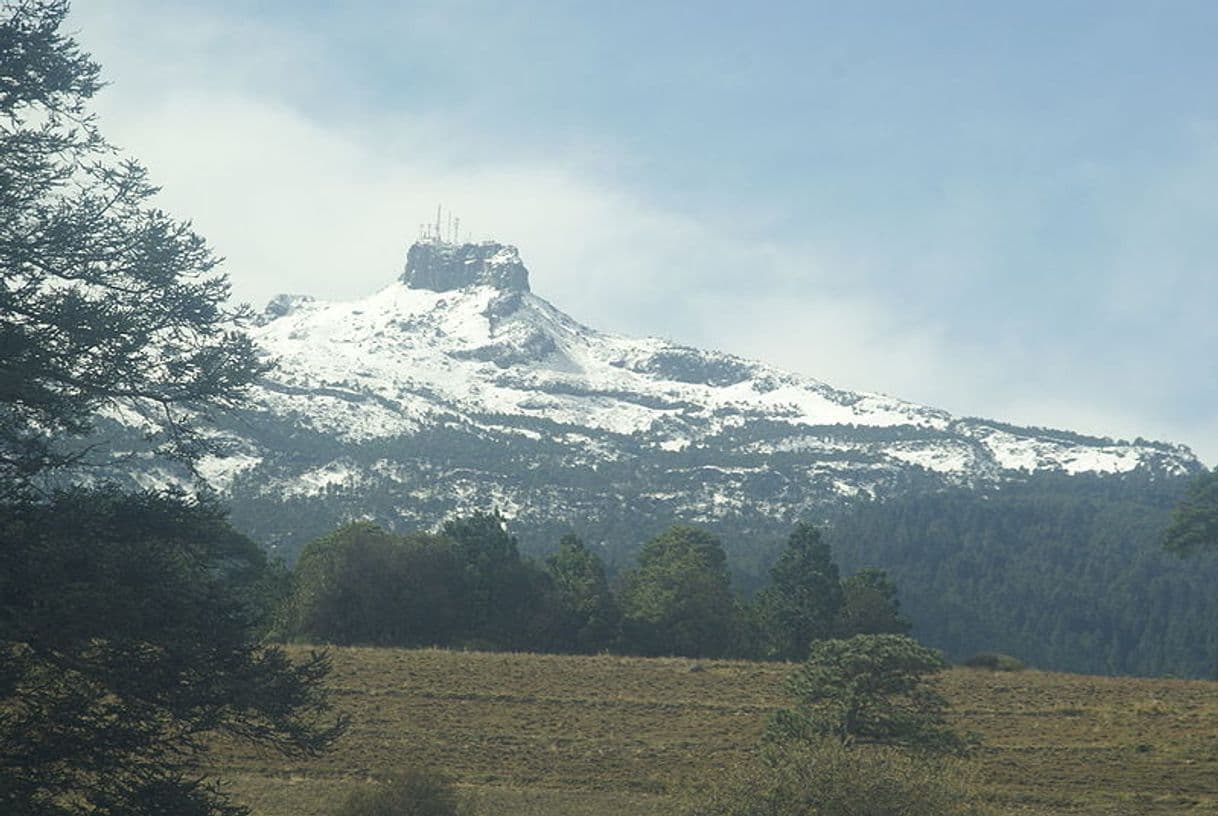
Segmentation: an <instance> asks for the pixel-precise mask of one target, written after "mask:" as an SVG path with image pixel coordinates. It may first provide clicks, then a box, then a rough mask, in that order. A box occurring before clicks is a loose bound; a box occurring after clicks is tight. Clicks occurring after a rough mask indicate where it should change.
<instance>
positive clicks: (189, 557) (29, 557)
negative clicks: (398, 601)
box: [0, 489, 343, 816]
mask: <svg viewBox="0 0 1218 816" xmlns="http://www.w3.org/2000/svg"><path fill="white" fill-rule="evenodd" d="M265 566H266V564H265V558H264V556H263V555H262V553H261V551H260V550H259V549H258V547H257V546H256V545H254V544H253V543H252V542H251V541H250V540H249V539H247V538H245V537H244V536H241V535H240V534H238V533H236V532H234V531H233V530H232V528H231V527H229V526H228V523H227V522H226V520H225V518H224V514H223V513H222V512H221V510H220V509H219V508H217V507H216V506H215V505H214V504H212V503H210V502H207V501H188V500H186V499H184V498H183V497H181V496H179V495H171V494H164V493H139V494H134V495H125V494H122V493H119V492H117V491H114V490H108V489H99V490H79V491H74V492H70V493H63V494H60V495H57V496H55V497H54V499H53V500H51V501H50V502H48V503H47V504H40V505H34V504H27V505H24V506H12V505H10V506H8V507H6V508H4V511H3V515H2V516H0V598H3V603H2V604H0V656H2V657H3V660H2V661H0V812H4V813H11V814H48V815H49V814H62V815H63V816H68V815H69V814H110V813H115V814H117V813H123V814H127V813H130V814H154V813H156V814H163V813H175V814H177V813H198V814H208V813H223V814H239V813H243V812H245V811H244V810H243V809H242V808H239V807H237V806H234V805H232V804H230V803H228V802H227V801H226V800H225V799H224V797H223V796H221V795H219V794H218V793H217V791H216V790H215V788H214V787H213V786H211V785H209V784H207V783H205V782H204V781H203V780H201V779H200V778H198V776H197V774H196V772H195V771H194V768H195V765H196V762H197V759H198V757H199V755H200V754H201V753H202V752H203V751H204V750H205V747H206V742H205V741H206V739H207V737H208V736H210V735H213V734H215V733H225V734H229V735H231V736H233V737H236V738H239V739H244V740H249V741H253V742H256V743H261V744H265V745H268V746H271V747H273V748H276V749H278V750H281V751H285V752H289V753H296V754H305V755H307V754H313V753H316V752H317V751H320V750H321V749H323V748H325V747H326V746H327V745H329V744H330V742H331V741H332V740H333V739H334V738H335V737H336V736H337V735H338V734H339V732H340V731H341V730H342V727H343V724H342V723H341V722H338V721H329V722H327V721H326V720H325V711H326V705H327V700H326V695H325V692H324V690H323V687H322V685H321V680H322V679H323V678H324V676H325V674H326V672H327V670H328V663H327V661H326V658H325V657H324V656H322V655H317V654H315V655H313V656H312V658H311V659H309V660H308V661H306V662H304V663H301V664H296V665H294V664H292V663H291V662H290V661H289V660H288V659H287V657H286V656H285V655H284V654H283V653H282V652H280V651H279V650H277V649H265V648H262V647H261V645H260V644H259V642H258V640H257V639H256V637H255V636H254V633H255V631H256V630H257V627H258V624H259V621H261V620H262V619H263V618H264V616H265V614H266V608H265V607H266V604H267V602H268V601H267V599H266V597H265V594H264V584H263V581H264V579H265V577H266V573H265Z"/></svg>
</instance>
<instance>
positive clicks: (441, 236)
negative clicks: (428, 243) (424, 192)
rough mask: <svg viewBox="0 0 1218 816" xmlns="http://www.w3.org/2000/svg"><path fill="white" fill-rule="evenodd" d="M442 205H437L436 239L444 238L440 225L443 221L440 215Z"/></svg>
mask: <svg viewBox="0 0 1218 816" xmlns="http://www.w3.org/2000/svg"><path fill="white" fill-rule="evenodd" d="M441 206H442V205H440V204H437V205H436V240H437V241H441V240H443V233H442V232H441V231H440V225H441V224H442V223H443V219H442V218H441V217H440V208H441Z"/></svg>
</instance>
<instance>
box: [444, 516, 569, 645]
mask: <svg viewBox="0 0 1218 816" xmlns="http://www.w3.org/2000/svg"><path fill="white" fill-rule="evenodd" d="M443 534H444V535H445V536H446V537H448V538H449V539H451V540H452V541H454V542H456V544H457V546H458V548H459V549H460V551H461V554H462V561H463V565H464V569H465V587H464V591H465V596H464V602H465V604H466V611H467V613H468V615H469V628H468V634H469V637H470V638H473V639H475V640H478V641H481V642H484V643H487V644H491V645H495V646H499V647H501V648H510V647H523V646H526V645H527V644H528V643H529V641H530V635H531V634H532V635H538V634H540V632H536V631H534V630H535V629H536V628H537V627H538V626H540V627H542V628H545V627H546V625H547V624H546V622H543V619H544V618H545V616H544V615H543V614H539V613H541V609H540V608H539V607H540V606H541V605H542V604H543V603H544V602H545V600H547V599H546V597H545V596H546V595H548V592H549V588H548V586H547V585H546V584H547V579H546V576H545V574H544V573H542V572H541V571H540V570H539V569H537V567H536V566H535V565H534V564H532V563H531V562H528V561H524V560H523V559H521V557H520V551H519V547H518V546H517V543H516V537H515V536H513V535H511V534H509V533H508V531H507V522H506V521H505V520H504V518H503V516H501V515H500V514H499V513H498V512H497V511H496V512H493V513H474V514H472V515H469V516H464V517H462V518H457V519H453V520H450V521H447V522H445V524H444V527H443ZM539 639H541V640H544V639H545V638H544V637H543V638H539Z"/></svg>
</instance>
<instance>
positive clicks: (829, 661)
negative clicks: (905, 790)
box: [765, 634, 969, 754]
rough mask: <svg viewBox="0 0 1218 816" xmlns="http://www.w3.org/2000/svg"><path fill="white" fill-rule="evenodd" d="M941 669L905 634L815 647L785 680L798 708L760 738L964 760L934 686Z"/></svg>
mask: <svg viewBox="0 0 1218 816" xmlns="http://www.w3.org/2000/svg"><path fill="white" fill-rule="evenodd" d="M945 665H946V664H945V663H944V662H943V658H942V657H941V656H940V655H939V653H938V652H936V651H934V650H932V649H928V648H926V647H925V646H922V645H921V644H920V643H918V642H917V641H915V640H913V639H912V638H908V637H905V636H904V635H891V634H887V635H855V636H854V637H852V638H850V639H849V640H822V641H818V642H816V643H813V644H812V648H811V649H810V651H809V654H808V659H807V660H806V661H805V662H804V663H803V664H802V665H801V666H800V667H799V668H798V669H796V670H795V672H794V674H792V675H791V677H790V679H789V680H788V681H787V688H788V690H789V691H790V693H791V695H792V696H793V697H794V698H795V705H794V706H792V707H790V708H783V709H779V710H778V711H775V712H774V714H773V716H772V717H771V718H770V722H769V724H768V725H767V727H766V733H765V737H766V739H767V740H768V741H769V742H772V743H783V742H801V741H806V742H818V741H820V740H821V739H824V738H831V739H836V740H838V741H839V742H841V743H842V744H843V745H854V744H860V745H863V744H876V745H891V746H898V747H902V748H906V749H909V750H912V751H919V752H925V753H931V754H963V753H965V752H966V751H967V750H968V747H969V740H966V739H965V738H964V737H962V736H961V735H959V734H957V733H956V732H955V731H954V730H952V728H951V727H950V726H949V725H948V722H947V709H948V704H947V700H946V699H944V697H943V696H942V695H941V694H939V692H938V691H937V690H936V689H935V687H934V683H933V675H935V674H937V673H938V672H940V671H942V669H943V668H944V667H945Z"/></svg>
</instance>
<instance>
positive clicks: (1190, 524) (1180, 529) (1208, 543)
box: [1163, 468, 1218, 556]
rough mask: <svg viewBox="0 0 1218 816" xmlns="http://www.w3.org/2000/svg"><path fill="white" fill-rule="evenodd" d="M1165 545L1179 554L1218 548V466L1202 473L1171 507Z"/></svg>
mask: <svg viewBox="0 0 1218 816" xmlns="http://www.w3.org/2000/svg"><path fill="white" fill-rule="evenodd" d="M1163 546H1165V547H1166V548H1167V549H1168V550H1169V551H1171V552H1174V553H1176V554H1177V555H1184V556H1187V555H1195V554H1196V553H1199V552H1204V551H1207V550H1218V468H1215V469H1214V470H1211V471H1208V472H1206V473H1202V474H1201V475H1200V476H1198V477H1197V478H1196V479H1195V480H1194V481H1193V482H1192V483H1191V484H1190V485H1189V486H1188V491H1187V492H1186V493H1185V494H1184V498H1182V499H1181V500H1180V503H1179V504H1177V505H1176V508H1175V510H1173V511H1172V517H1171V526H1170V527H1168V528H1167V532H1166V533H1165V534H1164V536H1163Z"/></svg>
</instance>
